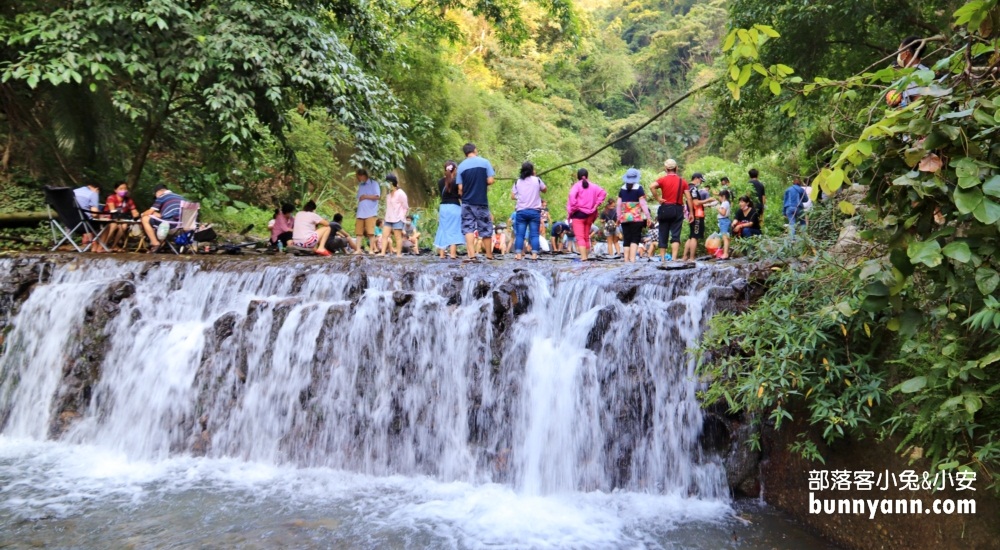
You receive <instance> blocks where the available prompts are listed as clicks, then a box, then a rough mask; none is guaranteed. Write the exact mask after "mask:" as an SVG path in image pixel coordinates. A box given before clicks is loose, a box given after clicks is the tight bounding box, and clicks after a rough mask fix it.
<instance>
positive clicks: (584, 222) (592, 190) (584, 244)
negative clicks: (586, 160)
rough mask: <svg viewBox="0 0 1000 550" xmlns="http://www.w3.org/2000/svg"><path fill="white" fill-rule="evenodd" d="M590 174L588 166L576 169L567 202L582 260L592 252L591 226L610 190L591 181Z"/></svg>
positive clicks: (567, 211) (567, 209)
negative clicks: (574, 181) (574, 179)
mask: <svg viewBox="0 0 1000 550" xmlns="http://www.w3.org/2000/svg"><path fill="white" fill-rule="evenodd" d="M589 176H590V174H589V173H588V172H587V169H586V168H580V169H579V170H577V171H576V177H577V178H578V179H577V182H576V183H574V184H573V188H572V189H570V191H569V200H568V201H567V202H566V214H567V215H568V216H569V220H570V223H572V224H573V234H574V235H575V236H576V240H577V246H578V247H579V250H580V261H582V262H585V261H587V255H588V253H589V252H590V233H591V226H592V225H594V221H596V220H597V209H599V208H600V207H601V203H602V202H604V199H605V198H606V197H607V196H608V192H607V191H605V190H604V189H603V188H601V186H599V185H596V184H593V183H590V179H588V178H589Z"/></svg>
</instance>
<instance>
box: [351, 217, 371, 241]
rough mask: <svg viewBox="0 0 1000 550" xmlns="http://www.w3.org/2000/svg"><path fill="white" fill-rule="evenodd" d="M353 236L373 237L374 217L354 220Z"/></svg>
mask: <svg viewBox="0 0 1000 550" xmlns="http://www.w3.org/2000/svg"><path fill="white" fill-rule="evenodd" d="M354 234H355V235H357V236H358V237H360V236H362V235H365V236H368V237H374V236H375V216H372V217H370V218H355V219H354Z"/></svg>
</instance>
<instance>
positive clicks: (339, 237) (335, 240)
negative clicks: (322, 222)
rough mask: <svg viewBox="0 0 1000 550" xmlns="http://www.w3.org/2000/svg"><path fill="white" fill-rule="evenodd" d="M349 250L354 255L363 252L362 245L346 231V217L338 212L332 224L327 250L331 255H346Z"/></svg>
mask: <svg viewBox="0 0 1000 550" xmlns="http://www.w3.org/2000/svg"><path fill="white" fill-rule="evenodd" d="M348 248H349V249H351V251H352V252H354V253H358V252H360V251H361V245H360V244H359V243H357V242H355V240H354V239H352V238H351V235H350V234H349V233H348V232H347V231H344V215H343V214H341V213H340V212H338V213H336V214H334V215H333V221H331V222H330V238H329V239H327V240H326V249H327V250H329V251H330V253H331V254H337V253H338V252H340V253H345V254H346V253H347V249H348Z"/></svg>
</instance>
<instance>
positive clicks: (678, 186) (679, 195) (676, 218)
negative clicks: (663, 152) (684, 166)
mask: <svg viewBox="0 0 1000 550" xmlns="http://www.w3.org/2000/svg"><path fill="white" fill-rule="evenodd" d="M663 168H664V170H665V171H666V175H665V176H663V177H661V178H660V179H658V180H656V182H655V183H653V185H651V186H650V190H651V191H652V194H653V200H655V201H657V202H659V203H660V207H659V208H658V209H657V210H656V220H657V222H659V224H660V226H659V227H660V228H659V239H658V244H659V247H660V261H664V260H665V255H666V252H667V245H668V243H669V245H670V250H671V255H670V257H671V259H673V258H676V257H677V252H678V251H679V250H680V247H681V227H682V226H683V224H684V219H685V218H687V220H688V221H689V222H690V221H693V220H694V218H693V217H691V213H692V212H694V204H693V203H692V202H691V192H690V190H689V187H688V183H687V182H686V181H684V180H683V179H682V178H681V177H680V176H679V175H678V174H677V161H676V160H674V159H667V160H666V161H665V162H664V163H663ZM684 205H687V207H688V214H687V215H685V213H684Z"/></svg>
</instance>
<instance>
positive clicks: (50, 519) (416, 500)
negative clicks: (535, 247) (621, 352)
mask: <svg viewBox="0 0 1000 550" xmlns="http://www.w3.org/2000/svg"><path fill="white" fill-rule="evenodd" d="M827 547H830V546H828V545H827V544H826V543H824V542H823V541H821V540H820V539H818V538H816V537H814V536H811V535H810V534H808V533H807V532H805V531H804V530H803V529H802V528H800V527H799V526H797V525H795V524H794V523H792V522H790V521H788V520H786V519H784V518H783V517H782V516H781V515H780V514H778V513H777V512H775V511H774V510H772V509H770V508H768V507H766V506H762V505H760V504H757V503H756V502H737V503H735V504H732V503H728V502H724V501H706V500H699V499H696V498H683V497H680V496H672V495H650V494H642V493H630V492H614V493H610V494H607V493H601V492H592V493H572V492H571V493H565V494H552V495H545V496H539V495H525V494H520V493H518V492H517V491H515V490H513V489H512V488H510V487H508V486H504V485H499V484H493V483H488V484H482V485H474V484H469V483H464V482H452V483H442V482H439V481H434V480H431V479H429V478H420V477H417V478H413V477H403V476H393V477H372V476H365V475H360V474H355V473H349V472H342V471H337V470H331V469H327V468H311V469H295V468H280V467H274V466H268V465H262V464H255V463H247V462H240V461H235V460H226V459H205V458H190V457H179V458H174V459H168V460H163V461H158V462H145V461H134V460H130V459H128V458H127V457H125V456H124V455H123V454H121V453H118V452H115V451H108V450H105V449H101V448H98V447H92V446H85V445H83V446H81V445H66V444H62V443H53V442H46V443H40V442H36V441H24V440H13V439H9V438H3V437H0V548H93V549H104V548H135V549H145V548H178V549H179V548H247V549H272V548H303V549H307V548H344V549H355V548H380V549H381V548H385V549H396V548H584V549H589V548H593V549H612V548H705V549H717V548H761V549H764V548H767V549H769V548H788V549H795V548H801V549H815V548H827ZM830 548H832V547H830Z"/></svg>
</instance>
